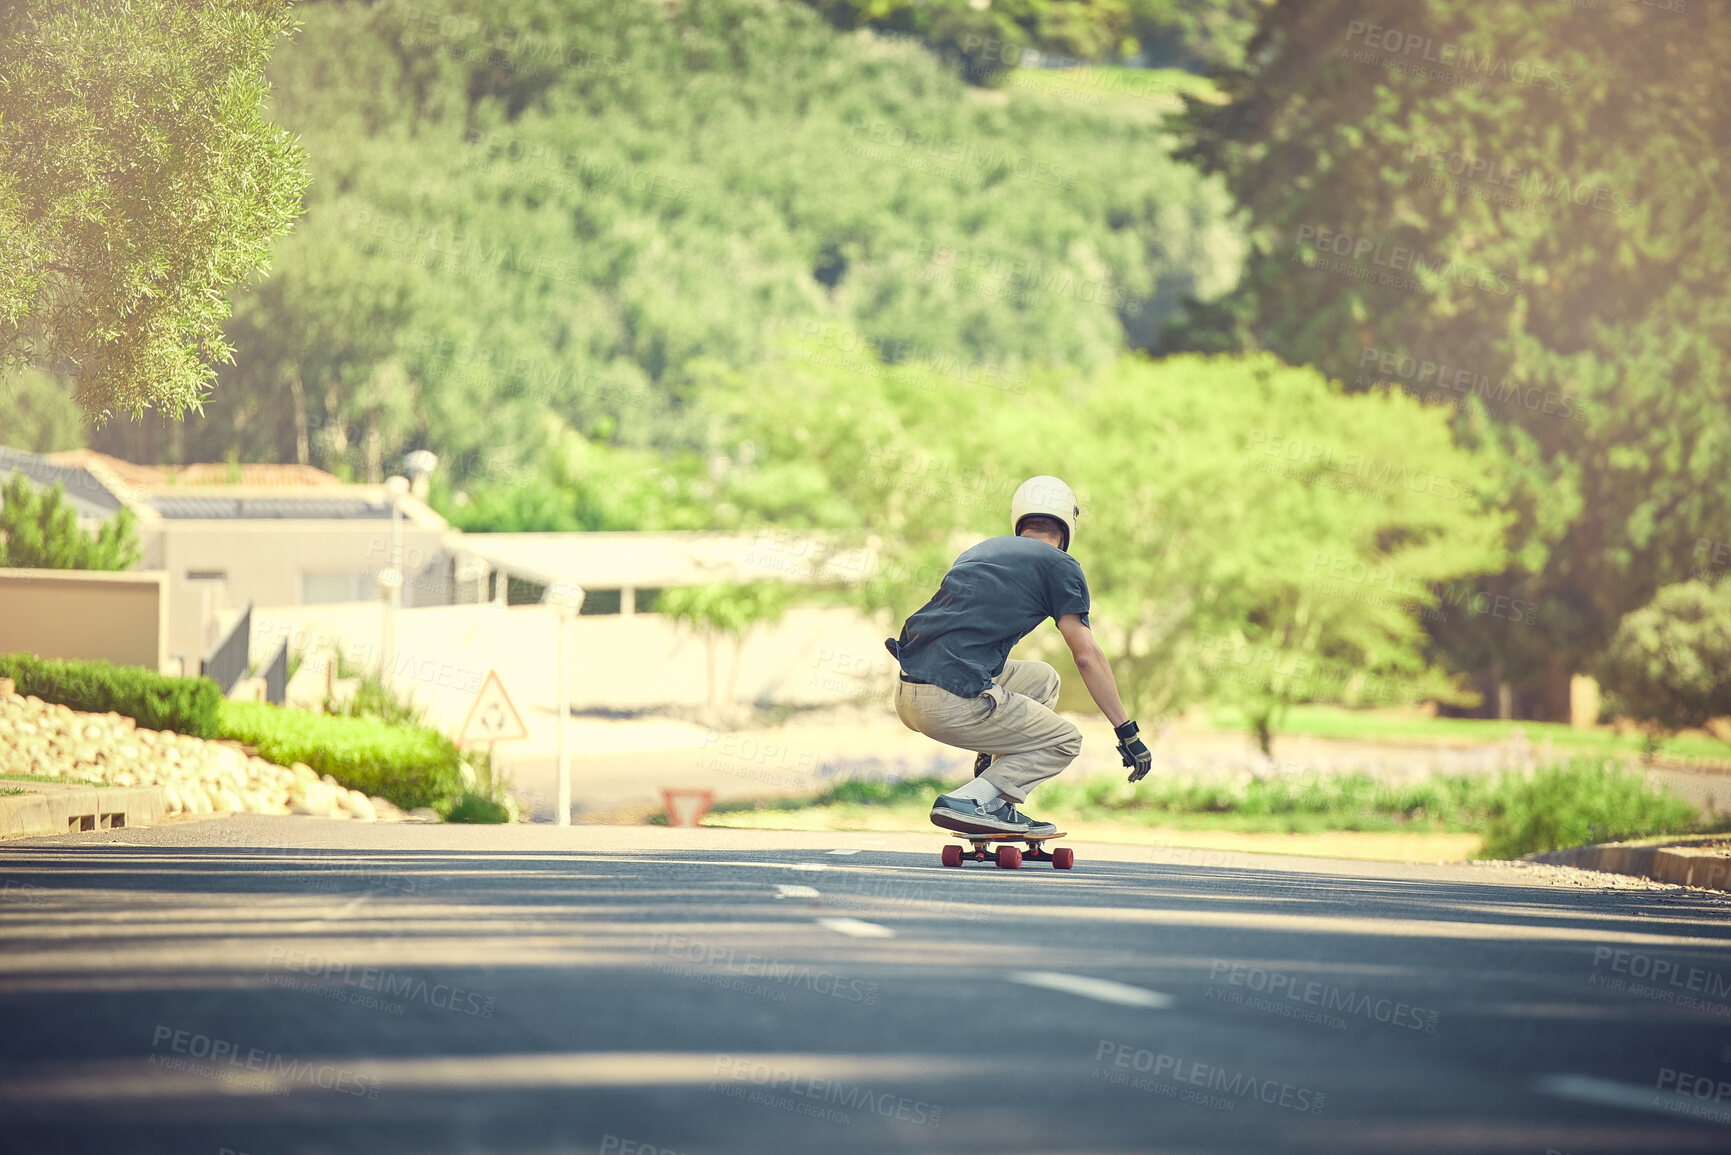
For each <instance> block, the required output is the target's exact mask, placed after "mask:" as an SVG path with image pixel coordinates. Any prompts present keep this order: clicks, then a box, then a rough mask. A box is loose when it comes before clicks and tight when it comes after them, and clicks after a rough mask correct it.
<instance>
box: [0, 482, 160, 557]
mask: <svg viewBox="0 0 1731 1155" xmlns="http://www.w3.org/2000/svg"><path fill="white" fill-rule="evenodd" d="M137 528H138V518H137V516H136V515H134V514H133V512H132V511H131V510H130V509H126V508H124V507H123V508H121V510H120V511H119V512H118V513H116V514H115V515H114V516H113V517H112V518H110V519H109V520H107V521H105V522H103V523H102V525H101V526H99V527H98V528H97V531H96V536H95V537H91V536H90V535H89V534H87V533H85V532H84V531H83V530H82V529H79V528H78V511H77V510H75V509H73V507H72V503H71V502H69V501H67V500H66V490H65V488H64V487H62V486H61V484H60V483H59V482H58V481H56V482H55V483H54V486H53V488H51V489H38V488H37V487H36V486H35V485H33V484H32V483H31V482H30V481H29V480H28V479H27V478H26V477H25V476H24V475H23V474H22V473H14V474H13V475H12V476H11V477H10V478H8V479H7V481H6V484H5V485H4V486H0V566H16V567H17V568H19V569H93V570H111V571H112V570H129V569H131V568H132V567H133V566H135V565H137V564H138V559H139V558H140V557H141V556H143V550H142V548H141V547H140V546H139V544H138V534H137Z"/></svg>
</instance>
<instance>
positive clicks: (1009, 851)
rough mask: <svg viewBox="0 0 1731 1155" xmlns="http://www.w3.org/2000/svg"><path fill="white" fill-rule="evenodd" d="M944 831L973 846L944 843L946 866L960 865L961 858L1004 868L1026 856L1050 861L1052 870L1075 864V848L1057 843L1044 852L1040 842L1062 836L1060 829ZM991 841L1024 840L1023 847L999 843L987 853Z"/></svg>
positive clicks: (1030, 858)
mask: <svg viewBox="0 0 1731 1155" xmlns="http://www.w3.org/2000/svg"><path fill="white" fill-rule="evenodd" d="M944 833H945V835H947V836H948V837H950V838H959V839H961V840H962V841H963V842H967V843H971V844H972V845H973V849H972V850H963V849H962V848H961V847H959V846H946V847H944V852H943V855H942V859H943V864H944V865H945V866H960V865H961V864H962V863H964V862H996V863H997V864H998V865H999V866H1000V867H1002V868H1003V869H1005V870H1015V869H1016V868H1017V867H1019V866H1021V865H1022V860H1023V859H1024V858H1025V859H1027V860H1028V861H1029V862H1050V863H1051V864H1052V869H1054V870H1069V869H1071V868H1072V867H1074V866H1075V865H1076V852H1075V851H1074V850H1071V849H1070V848H1069V847H1067V846H1059V847H1056V848H1054V849H1053V851H1052V852H1051V853H1050V854H1047V853H1046V851H1045V848H1044V847H1042V846H1041V845H1040V844H1041V843H1042V842H1048V841H1050V840H1051V839H1054V838H1062V837H1064V832H1063V831H1062V830H1058V831H1054V832H1053V833H1051V834H963V833H962V832H961V831H960V830H946V831H944ZM992 842H1025V843H1027V845H1028V849H1027V850H1026V851H1022V850H1020V849H1018V848H1016V847H1014V846H1000V847H998V849H997V851H996V852H995V853H987V852H986V846H987V844H988V843H992Z"/></svg>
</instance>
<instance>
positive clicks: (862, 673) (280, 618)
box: [252, 604, 893, 725]
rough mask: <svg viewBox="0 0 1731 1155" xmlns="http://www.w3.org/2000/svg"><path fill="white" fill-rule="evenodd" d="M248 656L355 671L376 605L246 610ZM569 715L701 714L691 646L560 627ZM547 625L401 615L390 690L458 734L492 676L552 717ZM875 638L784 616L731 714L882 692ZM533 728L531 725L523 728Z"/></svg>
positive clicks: (721, 651)
mask: <svg viewBox="0 0 1731 1155" xmlns="http://www.w3.org/2000/svg"><path fill="white" fill-rule="evenodd" d="M252 621H253V637H252V654H253V659H254V661H263V660H266V659H268V658H269V657H270V656H271V655H272V654H274V653H275V650H276V647H277V646H278V645H280V644H281V642H282V639H283V638H284V637H289V638H290V639H291V645H292V646H293V647H294V648H295V649H301V648H303V647H306V646H308V645H309V644H312V645H318V646H328V647H332V648H336V649H339V650H340V651H341V652H342V653H343V655H344V657H346V658H347V659H348V660H350V661H351V662H353V663H354V664H356V665H357V666H376V665H377V664H378V660H379V641H380V609H379V607H378V606H377V605H376V604H357V605H347V606H280V607H269V608H262V609H261V608H254V610H253V616H252ZM569 629H570V641H571V657H572V663H571V665H572V685H571V697H570V700H571V704H572V705H573V707H575V708H583V707H605V708H612V709H633V708H644V707H651V706H660V705H667V704H675V705H682V706H702V705H704V704H705V701H706V700H707V698H708V696H709V692H710V691H709V681H708V671H707V664H708V660H707V659H708V655H707V653H706V650H705V647H704V644H703V642H702V641H701V640H700V639H699V638H697V637H695V636H693V635H692V634H691V632H690V631H689V630H686V629H684V628H682V627H680V626H679V625H677V624H676V623H674V622H673V621H672V620H670V619H668V618H666V617H664V616H662V615H660V614H635V615H632V616H630V617H626V616H623V615H618V614H610V615H596V616H590V617H578V618H576V619H574V620H573V621H572V623H571V625H570V627H569ZM556 631H557V618H556V617H555V615H554V613H553V611H552V610H550V609H547V608H545V607H543V606H512V607H511V608H509V609H506V608H504V607H501V606H497V605H466V606H465V605H458V606H428V607H424V608H421V609H413V610H404V611H403V612H402V613H401V614H400V615H399V620H398V625H397V662H396V668H397V669H398V670H399V671H400V672H401V678H400V682H401V684H402V686H403V688H404V689H407V690H409V691H411V692H412V693H413V694H414V695H415V697H416V698H417V700H419V701H420V702H421V703H422V704H423V705H426V706H428V707H429V709H430V711H431V713H432V714H433V716H434V718H435V721H436V722H437V723H439V724H446V723H448V724H451V725H457V724H460V723H461V721H462V719H463V717H464V716H465V715H466V713H467V712H468V709H469V705H470V703H471V702H473V700H474V696H475V693H476V691H477V690H479V688H480V685H481V682H482V680H483V679H484V678H485V677H486V674H487V671H488V670H490V669H496V670H498V671H499V675H500V677H501V678H502V679H503V680H504V682H505V686H506V689H507V691H508V692H509V693H510V694H511V696H512V697H513V699H514V700H515V701H516V704H517V708H518V709H519V710H520V711H525V712H529V711H538V712H540V713H541V714H542V715H543V716H544V717H551V716H552V715H553V712H554V708H555V707H554V701H555V695H554V667H553V660H554V649H555V642H554V638H555V635H556ZM885 636H886V630H885V627H884V626H883V625H882V624H880V623H877V622H874V621H872V620H871V619H869V618H867V617H865V616H863V615H861V614H860V613H858V612H857V611H855V610H850V609H839V608H806V609H794V610H789V611H788V613H787V614H786V616H785V617H783V618H782V620H781V622H780V623H778V624H776V625H773V626H765V627H762V628H760V629H758V630H757V631H755V632H754V633H752V634H751V635H750V636H749V637H748V638H747V639H746V642H745V646H744V648H743V651H742V652H741V653H740V654H739V657H740V662H739V672H738V683H737V686H736V688H735V693H734V698H735V700H737V701H740V702H754V701H761V702H775V703H786V704H807V705H810V704H818V703H824V702H838V701H846V700H849V699H853V698H857V697H859V696H861V695H864V694H872V693H875V692H878V691H886V692H887V689H888V686H889V678H890V672H891V670H892V669H893V667H892V665H891V663H890V657H889V654H888V652H886V651H885V650H884V646H883V639H884V637H885ZM715 651H716V652H715V674H716V679H717V681H718V683H719V686H718V694H725V691H726V688H727V681H728V677H729V674H730V672H731V670H732V662H733V659H734V655H735V648H734V646H733V644H732V643H731V642H726V641H723V642H720V643H719V644H717V645H716V647H715ZM531 725H533V723H531Z"/></svg>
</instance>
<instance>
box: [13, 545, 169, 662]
mask: <svg viewBox="0 0 1731 1155" xmlns="http://www.w3.org/2000/svg"><path fill="white" fill-rule="evenodd" d="M167 584H168V575H167V574H164V573H161V572H148V571H134V572H132V573H96V572H91V571H86V570H44V569H0V653H14V652H19V651H22V652H25V653H31V654H36V655H37V656H39V657H44V658H85V659H98V660H101V661H106V662H116V663H118V664H120V665H123V666H143V667H145V668H146V669H151V670H161V669H163V668H164V666H165V664H166V663H167V661H168V653H169V650H168V597H167Z"/></svg>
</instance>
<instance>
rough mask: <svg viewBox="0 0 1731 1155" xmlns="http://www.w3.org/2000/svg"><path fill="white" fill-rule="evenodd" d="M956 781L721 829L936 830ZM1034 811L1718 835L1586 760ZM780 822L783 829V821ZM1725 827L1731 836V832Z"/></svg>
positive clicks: (911, 784)
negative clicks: (932, 817)
mask: <svg viewBox="0 0 1731 1155" xmlns="http://www.w3.org/2000/svg"><path fill="white" fill-rule="evenodd" d="M951 785H953V783H951V782H948V781H945V780H942V779H936V778H909V779H903V780H901V781H897V782H890V781H855V782H844V783H840V784H839V785H836V786H833V787H831V788H830V789H828V790H826V791H824V792H823V793H821V794H818V795H815V796H812V797H807V798H782V799H774V800H770V801H759V802H749V801H747V802H723V803H718V804H717V805H716V806H715V808H714V809H713V811H712V812H711V813H712V814H713V815H714V816H715V819H716V822H715V824H716V825H723V824H732V823H733V822H734V821H736V819H733V818H730V817H729V816H730V815H741V812H743V811H756V812H759V815H760V817H763V818H768V817H769V815H768V814H763V812H770V814H775V815H777V816H778V817H779V816H781V815H785V816H786V817H788V818H792V817H793V812H797V811H821V812H823V814H824V816H825V817H826V819H828V820H831V821H840V822H845V823H849V824H862V825H869V824H871V822H872V819H873V818H874V817H877V818H879V819H883V818H893V819H894V820H898V821H902V820H905V821H906V822H907V823H909V828H910V829H918V828H920V827H921V825H922V824H923V822H924V819H925V814H926V811H927V809H928V808H929V807H930V805H931V799H932V796H933V795H935V794H938V793H940V792H941V791H943V790H944V789H946V788H947V787H949V786H951ZM1031 809H1032V810H1033V811H1034V813H1035V814H1036V815H1037V816H1038V817H1040V818H1043V819H1046V820H1048V821H1052V822H1058V823H1061V824H1065V825H1087V824H1095V825H1097V824H1104V823H1113V824H1116V825H1119V826H1120V827H1124V826H1128V827H1132V828H1134V827H1145V828H1148V829H1150V830H1152V829H1154V828H1160V829H1165V830H1184V831H1212V832H1233V833H1240V834H1283V835H1292V834H1322V833H1326V832H1334V831H1348V832H1359V833H1384V834H1387V833H1406V834H1429V833H1436V834H1442V833H1449V834H1477V835H1480V836H1482V838H1483V843H1482V849H1481V850H1480V851H1479V857H1484V858H1514V857H1519V856H1520V855H1523V854H1529V853H1532V852H1534V851H1541V850H1554V849H1557V848H1558V847H1562V846H1575V845H1580V844H1582V843H1587V842H1606V841H1617V840H1621V839H1626V838H1636V837H1642V836H1645V835H1653V834H1686V833H1696V832H1700V831H1703V830H1707V829H1712V828H1714V826H1713V824H1711V823H1706V822H1703V821H1702V819H1701V818H1700V816H1699V815H1698V814H1697V813H1696V811H1695V808H1694V807H1693V806H1691V805H1690V804H1689V803H1688V802H1686V801H1684V800H1683V799H1681V798H1678V797H1676V796H1675V795H1672V794H1670V793H1668V792H1666V791H1662V790H1656V789H1653V788H1652V787H1649V786H1648V785H1647V784H1646V782H1645V780H1644V779H1643V777H1642V776H1641V775H1640V774H1639V773H1636V772H1633V771H1630V770H1628V769H1626V768H1624V767H1622V766H1620V765H1617V764H1615V763H1609V762H1604V761H1600V760H1595V759H1591V758H1576V759H1573V760H1571V761H1570V762H1568V763H1566V764H1560V765H1553V766H1549V767H1545V768H1543V769H1541V770H1539V771H1536V772H1535V773H1533V774H1531V775H1525V774H1512V773H1511V774H1503V775H1499V776H1495V777H1491V776H1478V777H1468V776H1449V777H1434V778H1429V779H1425V780H1422V781H1418V782H1412V783H1404V784H1394V783H1385V782H1379V781H1377V780H1375V779H1373V778H1371V777H1370V776H1369V775H1366V774H1345V775H1331V776H1306V777H1303V778H1282V779H1268V780H1253V781H1250V782H1245V783H1241V784H1236V785H1228V784H1215V783H1198V782H1186V781H1177V780H1166V781H1154V780H1146V781H1143V782H1139V783H1137V784H1136V785H1134V786H1132V785H1130V784H1129V783H1127V782H1124V781H1123V780H1122V779H1119V778H1117V777H1116V776H1111V777H1105V776H1102V777H1098V778H1094V779H1091V780H1089V781H1085V782H1077V783H1067V782H1063V781H1061V780H1060V781H1057V782H1052V783H1049V784H1048V785H1046V786H1044V787H1042V788H1041V789H1040V791H1039V793H1038V795H1037V796H1036V799H1035V802H1034V804H1032V806H1031ZM777 824H778V825H779V824H780V823H779V822H778V823H777ZM1717 828H1718V829H1725V828H1726V826H1725V824H1724V823H1723V822H1720V823H1719V824H1718V826H1717Z"/></svg>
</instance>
